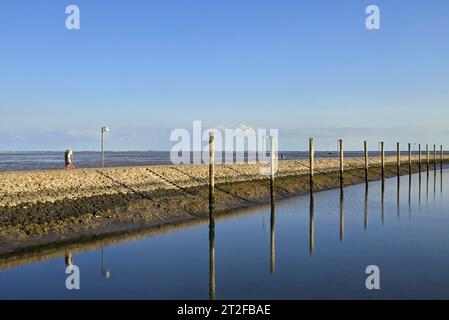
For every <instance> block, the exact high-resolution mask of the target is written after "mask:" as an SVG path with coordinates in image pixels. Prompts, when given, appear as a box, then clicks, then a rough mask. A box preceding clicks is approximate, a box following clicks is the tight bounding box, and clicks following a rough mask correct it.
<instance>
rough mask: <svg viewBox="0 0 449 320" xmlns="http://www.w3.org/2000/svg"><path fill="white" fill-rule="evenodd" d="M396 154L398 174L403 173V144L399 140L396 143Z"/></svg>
mask: <svg viewBox="0 0 449 320" xmlns="http://www.w3.org/2000/svg"><path fill="white" fill-rule="evenodd" d="M396 156H397V161H396V162H397V169H398V176H400V175H401V146H400V145H399V142H398V143H397V144H396Z"/></svg>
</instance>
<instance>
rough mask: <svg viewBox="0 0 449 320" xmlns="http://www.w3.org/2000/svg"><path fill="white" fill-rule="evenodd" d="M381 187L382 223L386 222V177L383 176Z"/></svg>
mask: <svg viewBox="0 0 449 320" xmlns="http://www.w3.org/2000/svg"><path fill="white" fill-rule="evenodd" d="M380 185H381V187H380V214H381V220H382V224H383V223H384V222H385V179H384V177H382V181H381V184H380Z"/></svg>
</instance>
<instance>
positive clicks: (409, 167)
mask: <svg viewBox="0 0 449 320" xmlns="http://www.w3.org/2000/svg"><path fill="white" fill-rule="evenodd" d="M408 173H409V174H412V144H411V143H410V142H409V143H408Z"/></svg>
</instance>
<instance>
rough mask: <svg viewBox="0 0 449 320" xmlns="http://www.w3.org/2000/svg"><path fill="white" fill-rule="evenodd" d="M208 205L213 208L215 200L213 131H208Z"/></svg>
mask: <svg viewBox="0 0 449 320" xmlns="http://www.w3.org/2000/svg"><path fill="white" fill-rule="evenodd" d="M209 159H210V160H209V201H210V204H209V206H210V207H211V208H213V204H214V200H215V133H214V132H210V133H209Z"/></svg>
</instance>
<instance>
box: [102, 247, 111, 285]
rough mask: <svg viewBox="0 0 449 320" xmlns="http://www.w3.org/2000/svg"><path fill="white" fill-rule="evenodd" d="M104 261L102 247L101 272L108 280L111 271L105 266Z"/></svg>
mask: <svg viewBox="0 0 449 320" xmlns="http://www.w3.org/2000/svg"><path fill="white" fill-rule="evenodd" d="M104 261H105V260H104V248H103V247H101V274H102V275H103V277H104V278H105V279H106V280H107V279H109V278H110V277H111V272H110V271H109V269H107V268H106V267H105V263H104Z"/></svg>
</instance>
